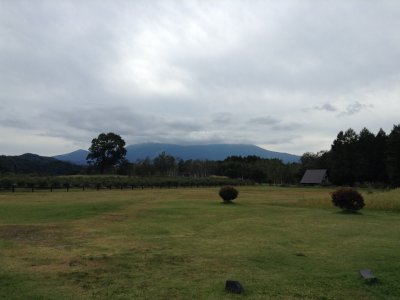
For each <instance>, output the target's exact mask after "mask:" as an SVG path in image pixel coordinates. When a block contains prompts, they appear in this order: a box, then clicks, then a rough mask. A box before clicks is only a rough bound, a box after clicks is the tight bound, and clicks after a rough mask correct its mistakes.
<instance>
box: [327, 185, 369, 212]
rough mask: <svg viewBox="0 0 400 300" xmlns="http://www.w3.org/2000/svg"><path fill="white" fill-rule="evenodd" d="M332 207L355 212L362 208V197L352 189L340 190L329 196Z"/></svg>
mask: <svg viewBox="0 0 400 300" xmlns="http://www.w3.org/2000/svg"><path fill="white" fill-rule="evenodd" d="M331 197H332V203H333V205H335V206H337V207H340V208H341V209H343V210H345V211H349V212H356V211H357V210H359V209H361V208H363V207H364V205H365V204H364V198H363V196H362V195H361V194H360V193H359V192H357V191H356V190H354V189H351V188H341V189H338V190H336V191H334V192H333V193H332V194H331Z"/></svg>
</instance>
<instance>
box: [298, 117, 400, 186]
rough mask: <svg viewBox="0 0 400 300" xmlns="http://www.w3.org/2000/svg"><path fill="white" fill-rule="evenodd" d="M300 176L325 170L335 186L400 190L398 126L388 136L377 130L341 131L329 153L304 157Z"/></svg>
mask: <svg viewBox="0 0 400 300" xmlns="http://www.w3.org/2000/svg"><path fill="white" fill-rule="evenodd" d="M300 163H301V172H304V171H305V170H306V169H328V173H329V179H330V181H331V182H332V183H333V184H336V185H350V186H353V185H356V184H375V185H382V186H393V187H397V186H400V125H394V126H393V129H392V131H391V132H390V134H386V133H385V131H383V130H382V129H380V130H379V131H378V133H376V134H374V133H372V132H370V131H369V130H368V129H367V128H363V129H362V130H361V131H360V132H359V133H356V132H355V131H354V130H353V129H351V128H349V129H347V130H346V131H344V132H343V131H340V132H339V133H338V135H337V137H336V139H335V140H334V141H333V143H332V145H331V148H330V150H329V151H320V152H318V153H310V152H308V153H305V154H303V156H302V157H301V162H300Z"/></svg>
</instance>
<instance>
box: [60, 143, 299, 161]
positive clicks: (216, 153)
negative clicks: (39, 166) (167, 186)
mask: <svg viewBox="0 0 400 300" xmlns="http://www.w3.org/2000/svg"><path fill="white" fill-rule="evenodd" d="M125 148H126V150H127V154H126V159H128V160H129V161H130V162H135V161H137V160H141V159H145V158H150V159H153V158H155V157H157V156H158V155H159V154H160V153H162V152H165V153H167V154H168V155H172V156H174V157H175V158H178V159H183V160H189V159H193V160H196V159H199V160H224V159H225V158H227V157H229V156H249V155H255V156H259V157H261V158H268V159H273V158H277V159H281V160H282V161H283V162H284V163H292V162H298V161H299V160H300V156H298V155H294V154H289V153H284V152H277V151H270V150H267V149H264V148H261V147H259V146H256V145H251V144H205V145H178V144H165V143H140V144H132V145H128V146H126V147H125ZM88 153H89V152H88V151H87V150H83V149H79V150H75V151H73V152H70V153H66V154H61V155H56V156H53V157H54V158H56V159H58V160H61V161H67V162H71V163H75V164H79V165H85V164H86V156H87V154H88Z"/></svg>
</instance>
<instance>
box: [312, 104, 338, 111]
mask: <svg viewBox="0 0 400 300" xmlns="http://www.w3.org/2000/svg"><path fill="white" fill-rule="evenodd" d="M313 109H315V110H324V111H328V112H335V111H337V108H336V107H334V106H333V105H332V104H330V103H325V104H323V105H321V106H314V107H313Z"/></svg>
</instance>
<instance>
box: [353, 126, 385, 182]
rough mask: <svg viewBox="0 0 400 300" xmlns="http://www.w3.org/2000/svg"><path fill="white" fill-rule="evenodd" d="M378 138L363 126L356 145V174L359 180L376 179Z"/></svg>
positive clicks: (370, 180)
mask: <svg viewBox="0 0 400 300" xmlns="http://www.w3.org/2000/svg"><path fill="white" fill-rule="evenodd" d="M375 149H376V138H375V135H374V134H373V133H371V132H370V131H369V130H368V129H367V128H363V129H362V130H361V131H360V133H359V135H358V141H357V145H356V151H357V153H356V155H357V164H356V166H355V167H356V170H355V175H356V178H357V181H358V182H373V181H375V177H376V176H375V163H376V160H377V159H379V158H378V157H376V150H375Z"/></svg>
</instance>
